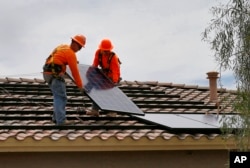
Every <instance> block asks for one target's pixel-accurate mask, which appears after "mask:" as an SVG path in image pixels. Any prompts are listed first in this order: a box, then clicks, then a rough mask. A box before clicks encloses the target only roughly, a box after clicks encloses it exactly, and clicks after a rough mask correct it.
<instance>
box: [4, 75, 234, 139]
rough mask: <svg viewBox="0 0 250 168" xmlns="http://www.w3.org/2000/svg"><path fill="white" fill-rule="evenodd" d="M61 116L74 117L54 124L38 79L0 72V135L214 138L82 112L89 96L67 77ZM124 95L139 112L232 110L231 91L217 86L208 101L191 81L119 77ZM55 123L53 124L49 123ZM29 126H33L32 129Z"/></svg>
mask: <svg viewBox="0 0 250 168" xmlns="http://www.w3.org/2000/svg"><path fill="white" fill-rule="evenodd" d="M66 82H67V87H68V88H69V89H70V93H69V94H68V104H67V107H66V109H67V117H68V118H69V119H71V120H75V121H76V123H75V125H74V126H71V127H65V128H64V127H62V128H60V129H58V128H57V127H55V126H54V124H53V123H52V121H51V115H52V113H53V106H52V104H53V98H52V95H51V93H50V90H49V88H48V86H47V85H46V84H45V82H44V80H41V79H25V78H0V117H2V118H3V119H1V118H0V126H1V128H3V129H1V128H0V141H7V140H8V139H11V138H15V139H16V140H17V141H25V140H26V139H29V138H31V139H33V140H35V141H42V140H44V139H45V138H48V139H50V140H52V141H60V140H61V139H65V138H66V139H67V140H70V141H74V140H77V139H79V138H80V139H82V140H87V141H91V140H94V139H96V138H97V139H99V140H102V141H108V140H110V139H117V140H119V141H123V140H125V139H127V138H130V139H133V140H135V141H138V140H140V139H144V138H146V139H148V140H150V141H154V140H157V139H164V140H187V139H189V138H191V139H194V140H199V139H201V138H207V139H211V140H212V139H215V138H216V137H218V136H219V135H218V134H217V133H214V134H212V133H211V134H202V133H199V134H188V133H172V132H170V131H169V130H168V129H164V128H163V127H162V126H160V125H157V124H153V123H148V122H145V121H142V120H139V119H138V118H134V117H131V116H129V115H126V114H118V116H117V118H109V117H107V115H106V113H101V116H100V117H98V118H96V117H89V116H86V115H85V110H84V109H85V108H89V107H90V106H91V105H92V102H91V101H90V99H89V98H88V97H87V96H83V95H81V94H80V93H78V90H77V88H76V87H75V86H74V84H73V82H72V81H70V80H67V81H66ZM119 87H120V89H121V90H122V91H123V92H124V93H125V94H127V96H128V97H129V98H130V99H131V100H132V101H134V103H135V104H137V106H138V107H139V108H141V110H142V111H143V112H145V113H171V114H175V113H176V114H179V113H194V114H195V113H204V114H206V113H217V112H218V109H219V110H221V111H222V112H224V113H232V106H231V104H232V102H233V101H234V99H235V95H236V93H237V92H236V91H232V90H230V91H228V90H226V89H219V90H218V96H219V106H217V105H218V103H215V102H210V101H209V88H208V87H203V86H196V85H185V84H173V83H163V82H157V81H144V82H141V81H122V82H121V85H120V86H119ZM54 127H55V128H54ZM34 128H35V129H34Z"/></svg>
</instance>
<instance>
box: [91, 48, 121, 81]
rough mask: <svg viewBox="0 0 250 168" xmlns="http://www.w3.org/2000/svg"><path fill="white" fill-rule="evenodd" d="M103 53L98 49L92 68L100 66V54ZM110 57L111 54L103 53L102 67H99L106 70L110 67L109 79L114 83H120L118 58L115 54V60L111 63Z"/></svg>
mask: <svg viewBox="0 0 250 168" xmlns="http://www.w3.org/2000/svg"><path fill="white" fill-rule="evenodd" d="M100 52H101V50H100V49H98V50H97V51H96V53H95V57H94V61H93V64H92V66H94V67H98V65H99V53H100ZM109 56H110V53H108V54H104V53H102V61H101V62H102V65H99V66H100V67H101V68H102V69H106V68H108V67H109V70H110V71H109V72H108V73H107V74H106V75H107V77H108V78H110V79H111V80H112V81H113V82H114V83H117V82H119V79H120V63H119V61H118V56H117V55H116V54H115V55H114V56H113V58H112V59H111V61H110V64H109V65H108V63H109Z"/></svg>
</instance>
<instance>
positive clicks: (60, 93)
mask: <svg viewBox="0 0 250 168" xmlns="http://www.w3.org/2000/svg"><path fill="white" fill-rule="evenodd" d="M85 43H86V38H85V36H83V35H81V34H78V35H76V36H74V37H71V43H70V45H66V44H62V45H59V46H58V47H56V48H55V49H54V50H53V52H52V53H51V54H50V55H49V57H48V58H47V59H46V61H45V64H44V66H43V77H44V80H45V81H46V82H47V83H48V85H49V87H50V89H51V91H52V94H53V98H54V104H53V107H54V113H53V117H52V120H53V121H54V122H55V123H56V124H57V125H68V124H72V122H71V121H68V120H66V111H65V107H66V103H67V94H66V84H65V81H64V74H65V72H66V66H67V65H68V66H69V68H70V70H71V73H72V76H73V78H74V82H75V84H76V86H77V87H78V88H79V89H80V91H81V92H83V91H84V89H83V81H82V79H81V76H80V73H79V69H78V65H77V58H76V54H75V53H76V52H78V51H80V50H81V48H82V47H84V46H85Z"/></svg>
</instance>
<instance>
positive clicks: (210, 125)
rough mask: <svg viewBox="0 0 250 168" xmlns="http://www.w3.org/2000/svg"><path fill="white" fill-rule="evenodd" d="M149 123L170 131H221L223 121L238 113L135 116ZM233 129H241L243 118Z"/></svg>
mask: <svg viewBox="0 0 250 168" xmlns="http://www.w3.org/2000/svg"><path fill="white" fill-rule="evenodd" d="M134 117H136V118H140V119H142V120H143V121H145V122H147V123H154V124H158V125H160V126H163V127H165V128H166V129H168V130H169V131H170V132H173V133H178V132H182V133H183V132H188V133H221V128H222V127H223V124H224V123H223V122H225V121H226V120H227V119H230V118H232V117H240V116H238V115H234V114H232V115H217V114H159V113H150V114H148V113H146V114H145V115H144V116H134ZM238 119H239V123H238V125H237V126H235V125H234V126H232V127H231V128H233V129H240V128H241V126H240V124H241V122H240V121H241V120H240V118H238Z"/></svg>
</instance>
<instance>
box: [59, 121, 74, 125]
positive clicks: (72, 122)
mask: <svg viewBox="0 0 250 168" xmlns="http://www.w3.org/2000/svg"><path fill="white" fill-rule="evenodd" d="M74 123H75V121H72V120H71V121H69V120H64V122H63V123H62V124H58V125H59V126H62V125H72V124H74Z"/></svg>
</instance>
